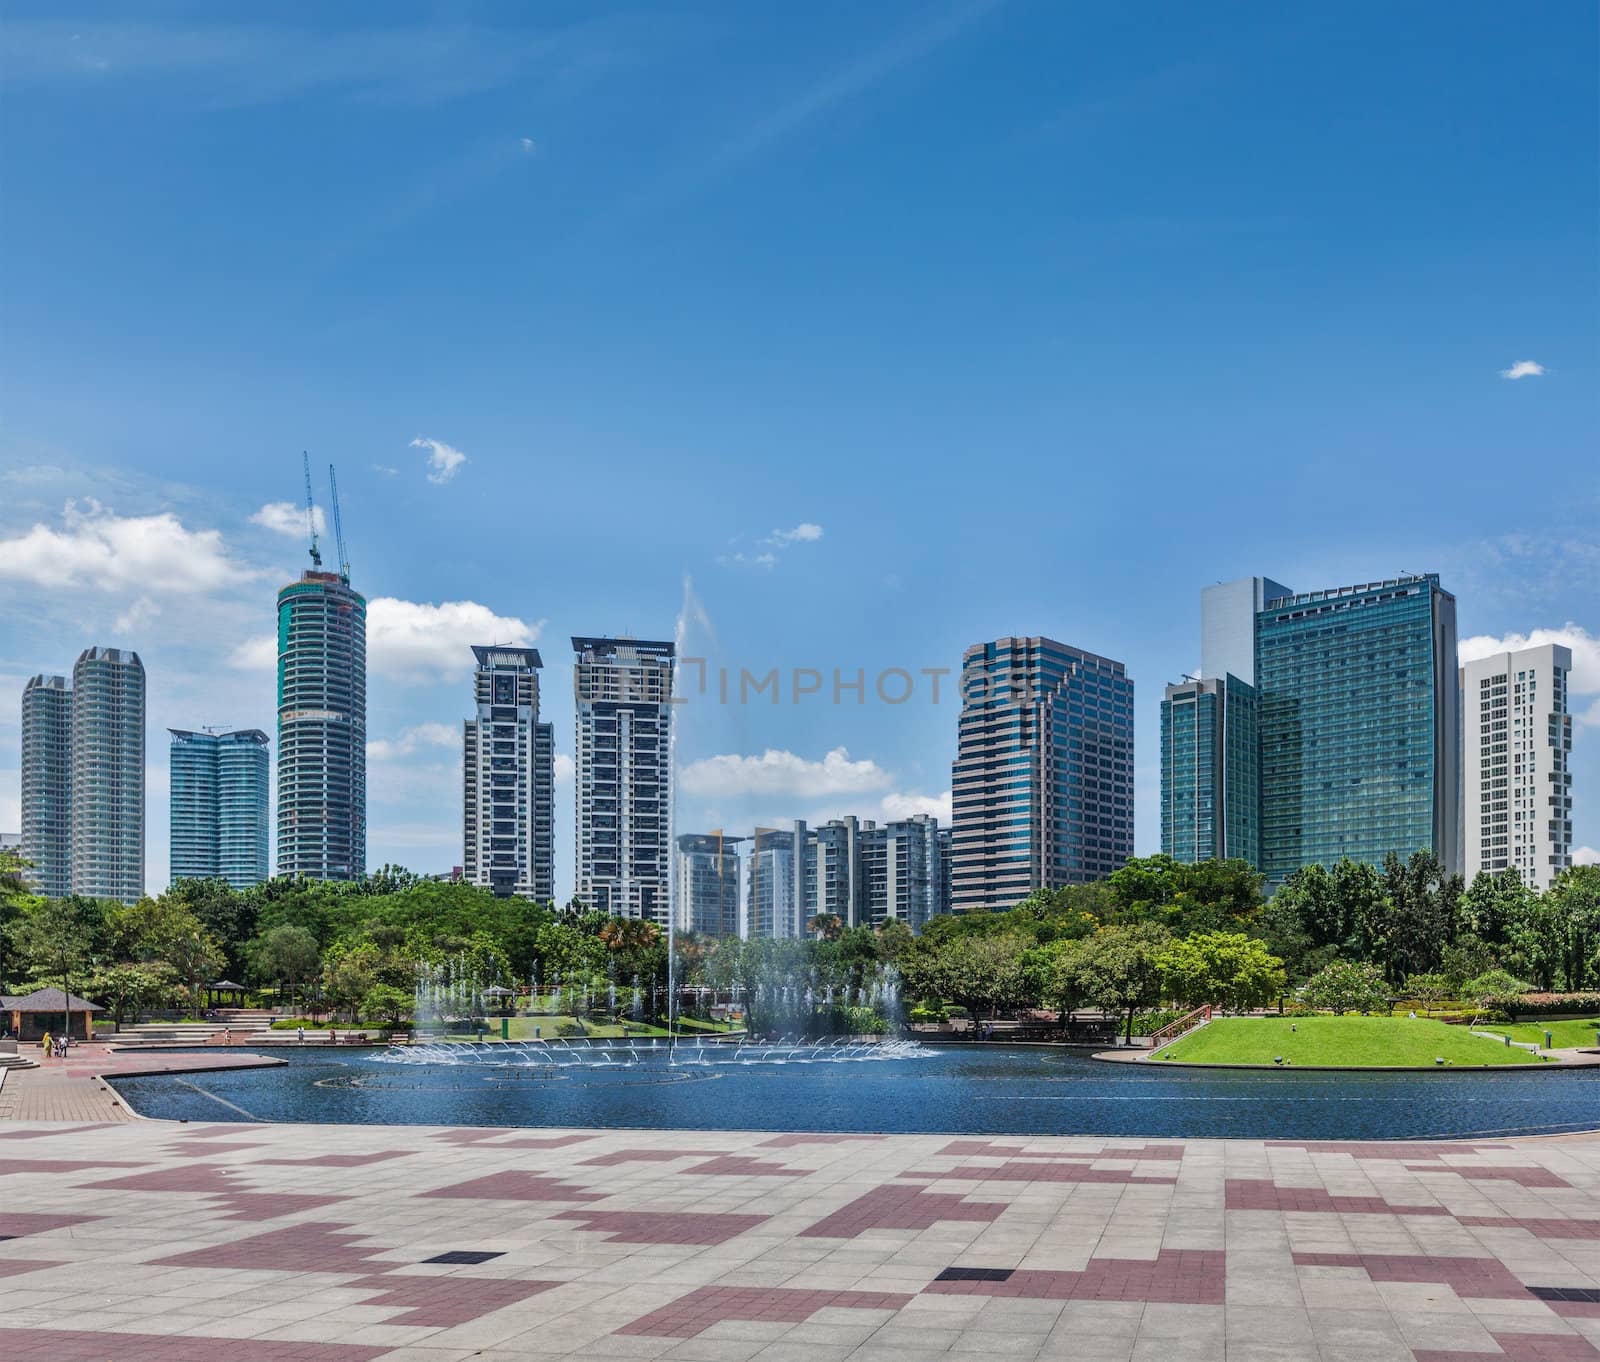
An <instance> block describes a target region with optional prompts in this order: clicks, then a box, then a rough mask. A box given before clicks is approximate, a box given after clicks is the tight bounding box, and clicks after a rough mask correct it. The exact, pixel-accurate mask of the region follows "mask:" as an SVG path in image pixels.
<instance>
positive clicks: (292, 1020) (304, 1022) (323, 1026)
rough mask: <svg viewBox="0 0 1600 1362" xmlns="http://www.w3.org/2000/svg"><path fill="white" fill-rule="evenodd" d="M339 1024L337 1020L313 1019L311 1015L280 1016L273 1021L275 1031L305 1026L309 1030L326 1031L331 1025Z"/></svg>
mask: <svg viewBox="0 0 1600 1362" xmlns="http://www.w3.org/2000/svg"><path fill="white" fill-rule="evenodd" d="M337 1024H338V1023H336V1022H327V1021H312V1020H311V1018H310V1017H279V1018H278V1019H277V1020H276V1021H274V1022H273V1023H272V1029H273V1030H274V1031H295V1030H298V1029H299V1028H300V1027H302V1026H303V1027H305V1029H306V1030H307V1031H326V1030H327V1029H328V1028H329V1027H330V1026H335V1025H337Z"/></svg>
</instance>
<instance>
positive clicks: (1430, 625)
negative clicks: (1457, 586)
mask: <svg viewBox="0 0 1600 1362" xmlns="http://www.w3.org/2000/svg"><path fill="white" fill-rule="evenodd" d="M1256 686H1257V690H1258V691H1259V695H1260V730H1261V739H1260V741H1261V859H1260V860H1259V861H1258V862H1257V863H1256V868H1257V869H1258V870H1260V871H1261V872H1262V873H1263V874H1264V875H1265V876H1266V877H1267V880H1268V882H1269V883H1271V884H1278V883H1281V882H1282V881H1283V880H1284V879H1286V878H1287V877H1288V876H1289V875H1291V874H1293V873H1294V872H1295V871H1296V870H1299V869H1300V868H1301V867H1302V866H1306V865H1311V864H1313V863H1320V864H1323V865H1330V864H1332V863H1334V862H1336V861H1338V860H1339V859H1340V858H1341V857H1345V856H1348V857H1350V858H1351V859H1352V860H1357V861H1367V862H1370V863H1372V864H1381V863H1382V861H1383V859H1384V857H1385V856H1386V855H1387V854H1388V853H1389V852H1391V851H1392V852H1395V853H1397V854H1399V855H1400V856H1402V857H1403V856H1408V855H1409V854H1410V853H1411V852H1413V851H1418V850H1426V849H1431V850H1433V851H1434V852H1435V853H1436V854H1437V855H1438V856H1439V858H1440V860H1441V861H1442V862H1443V864H1444V866H1445V868H1446V869H1447V870H1449V871H1459V870H1460V869H1461V865H1462V857H1461V847H1460V827H1461V805H1460V793H1461V781H1460V764H1459V757H1460V749H1461V711H1460V684H1459V678H1458V664H1457V661H1456V602H1455V597H1454V596H1452V595H1451V594H1450V593H1449V592H1447V591H1445V590H1444V589H1443V588H1442V587H1441V586H1440V585H1439V579H1438V577H1437V576H1436V575H1426V576H1408V577H1397V578H1393V579H1390V580H1388V581H1382V582H1369V583H1364V584H1361V585H1357V586H1346V587H1336V588H1333V589H1331V590H1327V591H1311V592H1303V593H1301V594H1299V595H1292V596H1285V597H1282V598H1280V599H1277V600H1271V601H1268V602H1267V604H1266V605H1265V606H1264V607H1263V608H1262V609H1261V610H1260V611H1259V612H1258V613H1257V615H1256Z"/></svg>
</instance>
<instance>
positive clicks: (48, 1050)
mask: <svg viewBox="0 0 1600 1362" xmlns="http://www.w3.org/2000/svg"><path fill="white" fill-rule="evenodd" d="M39 1045H40V1047H41V1048H42V1049H43V1050H44V1057H45V1058H46V1059H49V1058H50V1056H51V1055H53V1054H55V1049H54V1048H53V1047H52V1046H51V1044H50V1033H49V1032H48V1031H46V1032H45V1033H44V1039H43V1040H42V1041H40V1042H39Z"/></svg>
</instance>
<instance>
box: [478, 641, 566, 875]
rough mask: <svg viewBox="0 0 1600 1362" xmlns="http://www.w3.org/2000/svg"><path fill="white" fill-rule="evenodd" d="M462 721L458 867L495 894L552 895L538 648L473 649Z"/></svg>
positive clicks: (550, 775) (551, 806)
mask: <svg viewBox="0 0 1600 1362" xmlns="http://www.w3.org/2000/svg"><path fill="white" fill-rule="evenodd" d="M472 655H473V657H474V658H476V659H477V664H478V665H477V669H476V671H475V672H474V673H473V681H472V685H473V699H474V701H475V702H476V705H477V714H476V717H474V718H471V719H468V720H467V721H466V725H465V730H464V753H463V761H462V766H461V774H462V822H463V829H462V830H463V837H462V842H463V846H462V867H463V872H464V876H465V878H466V881H467V883H469V884H476V885H479V886H481V887H482V888H485V889H488V890H491V891H492V892H493V893H494V894H495V895H496V897H498V898H510V897H512V896H513V895H514V896H516V897H518V898H525V899H534V900H536V901H538V902H540V903H547V902H549V901H550V900H552V899H554V898H555V894H556V886H555V841H554V834H555V728H554V726H553V725H552V724H548V723H541V722H540V721H539V669H540V668H541V667H542V666H543V665H544V664H543V662H542V661H541V660H540V657H539V650H538V649H537V648H515V647H502V646H500V645H498V644H496V645H493V646H489V647H476V646H475V647H474V648H473V650H472Z"/></svg>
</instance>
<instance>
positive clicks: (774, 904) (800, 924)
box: [745, 821, 810, 941]
mask: <svg viewBox="0 0 1600 1362" xmlns="http://www.w3.org/2000/svg"><path fill="white" fill-rule="evenodd" d="M806 841H807V830H806V825H805V823H804V822H803V821H796V822H795V823H794V825H793V826H792V827H790V828H788V829H781V828H757V829H756V830H755V835H754V836H753V837H752V838H751V839H750V862H749V866H748V868H747V871H746V875H745V920H746V922H747V923H748V924H749V935H750V936H751V937H764V938H768V939H772V940H777V941H794V940H798V939H799V938H800V937H803V936H805V935H806V934H807V933H806V925H805V924H806V922H807V921H808V920H809V916H810V915H808V914H807V913H806V859H807V858H806Z"/></svg>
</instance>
